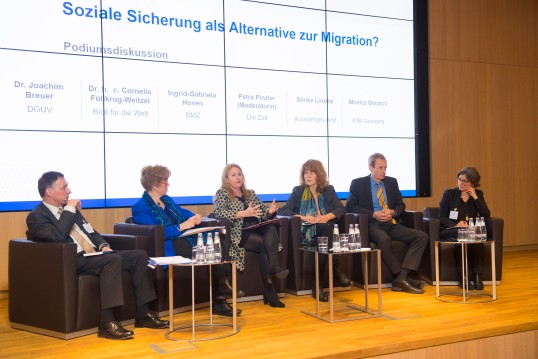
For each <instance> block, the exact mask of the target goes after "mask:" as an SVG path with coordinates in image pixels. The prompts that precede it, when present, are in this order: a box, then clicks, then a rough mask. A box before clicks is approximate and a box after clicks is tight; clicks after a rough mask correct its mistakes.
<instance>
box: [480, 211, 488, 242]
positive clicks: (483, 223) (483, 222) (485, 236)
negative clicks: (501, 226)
mask: <svg viewBox="0 0 538 359" xmlns="http://www.w3.org/2000/svg"><path fill="white" fill-rule="evenodd" d="M480 224H481V225H482V240H483V241H484V242H485V241H487V240H488V230H487V229H486V221H485V220H484V217H480Z"/></svg>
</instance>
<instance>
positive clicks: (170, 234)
mask: <svg viewBox="0 0 538 359" xmlns="http://www.w3.org/2000/svg"><path fill="white" fill-rule="evenodd" d="M178 207H179V206H178ZM160 210H161V211H163V213H164V210H163V209H162V208H161V209H160ZM179 210H180V213H181V215H182V216H183V218H185V219H188V218H190V217H192V216H194V213H192V212H191V211H189V210H188V209H184V208H181V207H179ZM131 214H132V215H133V221H134V223H136V224H149V225H160V223H159V222H158V221H157V218H156V217H155V215H154V214H153V212H152V211H151V208H149V206H148V204H147V203H146V201H145V200H144V199H143V198H141V199H139V200H138V202H136V203H135V204H134V205H133V206H132V207H131ZM183 232H184V231H183ZM183 232H182V231H180V230H179V225H168V226H164V255H165V256H166V257H172V256H175V255H176V252H175V251H174V246H173V245H172V240H173V239H176V238H178V237H179V236H180V235H181V234H182V233H183Z"/></svg>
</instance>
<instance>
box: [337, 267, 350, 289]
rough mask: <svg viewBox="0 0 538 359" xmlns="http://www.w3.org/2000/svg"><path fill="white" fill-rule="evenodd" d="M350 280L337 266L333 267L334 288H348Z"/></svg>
mask: <svg viewBox="0 0 538 359" xmlns="http://www.w3.org/2000/svg"><path fill="white" fill-rule="evenodd" d="M350 285H351V280H350V279H349V278H348V277H347V275H346V274H345V273H344V271H343V270H342V268H341V267H340V266H339V265H335V266H333V286H334V287H349V286H350Z"/></svg>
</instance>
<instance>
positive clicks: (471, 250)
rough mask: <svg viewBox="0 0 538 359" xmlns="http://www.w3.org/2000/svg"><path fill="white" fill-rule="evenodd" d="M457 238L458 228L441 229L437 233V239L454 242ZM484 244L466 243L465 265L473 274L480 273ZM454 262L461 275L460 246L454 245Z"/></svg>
mask: <svg viewBox="0 0 538 359" xmlns="http://www.w3.org/2000/svg"><path fill="white" fill-rule="evenodd" d="M456 238H458V229H457V228H451V229H442V230H441V232H440V233H439V239H440V240H441V241H446V242H455V241H457V239H456ZM483 247H484V246H483V245H481V244H468V245H467V265H468V266H469V272H471V271H472V273H474V274H482V268H483V266H484V248H483ZM456 249H457V250H456V251H455V252H456V253H455V254H454V255H455V257H456V264H457V266H458V273H459V274H460V276H461V264H462V262H461V248H460V247H459V246H456ZM469 274H471V273H469Z"/></svg>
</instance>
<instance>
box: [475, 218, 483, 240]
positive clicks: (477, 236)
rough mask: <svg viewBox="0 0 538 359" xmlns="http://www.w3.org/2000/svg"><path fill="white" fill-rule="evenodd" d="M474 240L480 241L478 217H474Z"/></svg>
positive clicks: (480, 229) (480, 227)
mask: <svg viewBox="0 0 538 359" xmlns="http://www.w3.org/2000/svg"><path fill="white" fill-rule="evenodd" d="M474 231H475V238H476V240H477V241H481V240H482V224H481V223H480V217H476V219H475V222H474Z"/></svg>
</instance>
